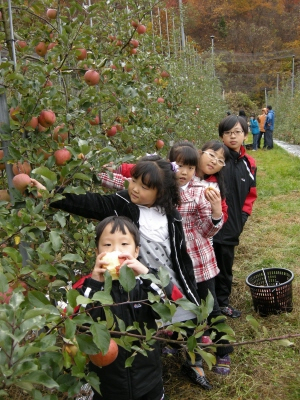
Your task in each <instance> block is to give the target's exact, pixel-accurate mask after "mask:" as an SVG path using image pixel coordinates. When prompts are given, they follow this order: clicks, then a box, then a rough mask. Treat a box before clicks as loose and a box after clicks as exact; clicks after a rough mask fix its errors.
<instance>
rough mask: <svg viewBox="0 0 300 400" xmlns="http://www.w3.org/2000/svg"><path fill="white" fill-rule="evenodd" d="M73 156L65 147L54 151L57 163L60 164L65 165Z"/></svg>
mask: <svg viewBox="0 0 300 400" xmlns="http://www.w3.org/2000/svg"><path fill="white" fill-rule="evenodd" d="M71 157H72V154H71V153H70V152H69V150H68V149H66V148H65V147H64V148H62V149H59V150H56V151H55V152H54V158H55V163H56V165H58V166H62V165H65V163H66V162H67V161H69V160H70V159H71Z"/></svg>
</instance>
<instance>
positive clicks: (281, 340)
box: [277, 339, 295, 347]
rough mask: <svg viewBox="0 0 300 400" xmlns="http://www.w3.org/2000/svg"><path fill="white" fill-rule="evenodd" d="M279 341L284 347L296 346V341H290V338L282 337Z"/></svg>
mask: <svg viewBox="0 0 300 400" xmlns="http://www.w3.org/2000/svg"><path fill="white" fill-rule="evenodd" d="M277 343H278V344H279V345H280V346H283V347H290V346H295V343H293V342H290V341H289V340H288V339H280V340H278V341H277Z"/></svg>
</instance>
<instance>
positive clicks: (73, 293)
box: [67, 289, 83, 308]
mask: <svg viewBox="0 0 300 400" xmlns="http://www.w3.org/2000/svg"><path fill="white" fill-rule="evenodd" d="M78 296H79V293H78V291H77V290H75V289H70V290H68V291H67V300H68V303H69V304H70V306H71V307H73V308H75V307H76V306H77V305H78V304H77V301H76V299H77V297H78ZM82 297H83V296H82ZM79 304H81V303H79Z"/></svg>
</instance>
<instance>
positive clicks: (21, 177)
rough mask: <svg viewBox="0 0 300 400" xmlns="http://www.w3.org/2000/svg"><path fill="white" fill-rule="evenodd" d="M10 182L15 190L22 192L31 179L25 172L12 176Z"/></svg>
mask: <svg viewBox="0 0 300 400" xmlns="http://www.w3.org/2000/svg"><path fill="white" fill-rule="evenodd" d="M12 183H13V185H14V187H15V188H16V189H17V190H19V191H20V192H21V193H23V192H24V191H25V189H27V186H28V185H30V183H31V179H30V177H29V176H28V175H27V174H18V175H15V176H14V177H13V180H12Z"/></svg>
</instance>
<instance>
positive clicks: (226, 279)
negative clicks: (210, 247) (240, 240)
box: [214, 243, 235, 307]
mask: <svg viewBox="0 0 300 400" xmlns="http://www.w3.org/2000/svg"><path fill="white" fill-rule="evenodd" d="M234 248H235V246H232V245H226V244H219V243H214V250H215V255H216V259H217V264H218V267H219V269H220V273H219V274H218V275H217V276H216V277H215V285H216V296H217V300H218V303H219V306H220V307H226V306H228V305H229V296H230V294H231V287H232V266H233V261H234Z"/></svg>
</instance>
